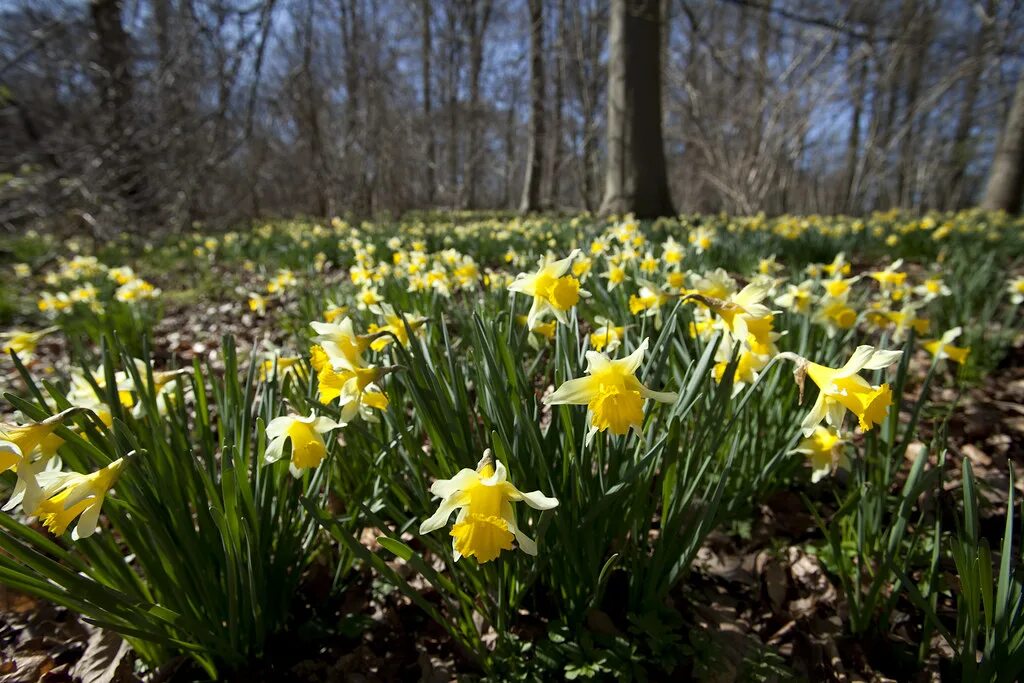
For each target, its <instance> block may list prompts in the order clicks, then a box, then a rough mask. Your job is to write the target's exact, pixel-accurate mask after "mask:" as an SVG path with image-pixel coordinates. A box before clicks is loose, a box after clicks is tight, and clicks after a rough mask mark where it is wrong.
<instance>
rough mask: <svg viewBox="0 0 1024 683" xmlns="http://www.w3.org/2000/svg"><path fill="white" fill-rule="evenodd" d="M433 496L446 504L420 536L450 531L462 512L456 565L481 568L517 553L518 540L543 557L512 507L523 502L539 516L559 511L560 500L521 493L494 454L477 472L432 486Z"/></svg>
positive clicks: (486, 457) (488, 453)
mask: <svg viewBox="0 0 1024 683" xmlns="http://www.w3.org/2000/svg"><path fill="white" fill-rule="evenodd" d="M430 492H431V493H432V494H433V495H434V496H435V497H437V498H440V499H441V503H440V504H439V505H438V506H437V511H436V512H434V514H433V515H431V516H430V518H429V519H427V520H426V521H424V522H423V523H422V524H421V525H420V534H428V533H430V532H431V531H436V530H437V529H440V528H441V527H443V526H445V525H446V524H448V518H449V517H451V514H452V513H453V512H455V511H456V510H458V511H459V514H458V516H457V517H456V518H455V525H454V526H453V527H452V530H451V532H450V534H451V536H452V548H453V550H454V551H455V560H456V561H458V560H459V559H460V558H462V557H475V558H476V561H477V562H479V563H481V564H483V563H484V562H490V561H491V560H494V559H496V558H497V557H498V555H500V554H501V551H503V550H512V548H513V545H512V541H513V540H514V541H515V542H516V543H517V544H518V545H519V549H520V550H522V551H523V552H524V553H526V554H528V555H536V554H537V543H536V542H535V541H534V540H533V539H532V538H530V537H529V536H527V535H526V533H525V532H524V531H523V530H522V529H521V528H520V527H519V524H518V523H517V522H516V514H515V510H514V509H513V507H512V503H516V502H519V501H523V502H525V503H526V504H527V505H529V506H530V507H532V508H533V509H535V510H550V509H552V508H554V507H556V506H557V505H558V500H557V499H556V498H549V497H548V496H545V495H544V494H543V493H541V492H540V491H530V492H529V493H524V492H522V491H520V490H519V489H517V488H516V487H515V485H513V484H512V482H510V481H509V480H508V472H507V471H506V470H505V465H503V464H502V462H501V461H500V460H494V459H493V458H492V457H491V451H490V450H489V449H488V450H487V451H485V452H484V455H483V458H481V459H480V462H479V464H477V466H476V469H475V470H471V469H469V468H465V469H462V470H459V471H458V472H457V473H456V474H455V476H454V477H452V478H451V479H439V480H437V481H435V482H434V483H433V484H432V485H431V487H430Z"/></svg>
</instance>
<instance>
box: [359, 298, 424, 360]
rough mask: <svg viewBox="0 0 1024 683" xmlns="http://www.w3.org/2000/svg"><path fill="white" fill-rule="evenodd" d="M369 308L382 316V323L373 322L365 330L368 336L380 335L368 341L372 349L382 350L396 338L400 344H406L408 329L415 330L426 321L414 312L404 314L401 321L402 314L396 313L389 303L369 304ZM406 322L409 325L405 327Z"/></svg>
mask: <svg viewBox="0 0 1024 683" xmlns="http://www.w3.org/2000/svg"><path fill="white" fill-rule="evenodd" d="M370 310H371V311H372V312H373V313H376V314H377V315H379V316H381V317H382V318H384V324H383V325H377V324H375V323H374V324H371V325H370V326H369V327H368V328H367V330H366V331H367V333H368V334H369V335H370V336H374V335H380V336H378V337H377V338H376V339H374V340H373V341H372V342H370V348H371V349H373V350H374V351H383V350H384V349H386V348H387V347H388V345H389V344H391V342H393V341H395V340H396V339H397V340H398V343H399V344H401V345H402V346H406V345H408V343H409V332H408V329H412V331H413V332H416V331H417V330H419V329H420V328H421V327H423V324H424V323H426V322H427V319H426V318H424V317H423V316H421V315H415V314H410V315H407V316H405V321H404V322H403V320H402V316H400V315H398V313H396V312H395V309H394V307H393V306H391V305H390V304H380V305H375V306H371V307H370ZM407 323H408V325H409V327H408V328H407V327H406V324H407Z"/></svg>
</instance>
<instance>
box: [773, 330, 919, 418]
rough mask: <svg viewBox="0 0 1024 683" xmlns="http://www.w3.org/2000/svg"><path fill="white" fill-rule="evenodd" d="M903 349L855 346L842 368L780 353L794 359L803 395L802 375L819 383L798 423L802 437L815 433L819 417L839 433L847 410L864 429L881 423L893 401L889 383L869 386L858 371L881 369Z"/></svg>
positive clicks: (894, 360) (783, 356) (898, 355)
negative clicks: (814, 398) (810, 405)
mask: <svg viewBox="0 0 1024 683" xmlns="http://www.w3.org/2000/svg"><path fill="white" fill-rule="evenodd" d="M902 353H903V352H902V351H885V350H881V349H876V348H875V347H873V346H867V345H864V346H858V347H857V349H856V350H855V351H854V352H853V355H852V356H851V357H850V360H849V361H847V363H846V365H844V366H843V367H841V368H830V367H827V366H824V365H818V364H817V363H812V362H810V361H808V360H806V359H804V358H800V357H799V356H796V355H795V354H791V353H783V354H779V357H780V358H788V359H790V360H795V361H796V362H797V369H796V373H795V374H796V378H797V384H799V386H800V389H801V396H802V394H803V386H804V378H805V377H809V378H810V379H811V381H812V382H814V383H815V384H816V385H817V386H818V390H819V391H818V398H817V400H816V401H815V402H814V406H813V407H812V408H811V412H810V413H808V414H807V417H805V418H804V420H803V423H802V424H801V425H800V427H801V429H803V432H804V436H810V435H811V434H813V433H814V428H815V427H817V426H818V425H819V424H820V423H821V421H822V420H825V421H826V422H828V424H830V425H832V426H833V427H835V428H836V431H837V432H840V433H841V430H842V424H843V418H844V417H845V416H846V412H847V411H851V412H853V414H855V415H856V416H857V419H858V420H859V422H860V427H861V429H863V430H864V431H868V430H870V429H872V428H873V427H874V426H875V425H877V424H881V423H882V420H883V419H885V416H886V414H888V411H889V406H890V405H891V404H892V390H891V389H890V388H889V385H888V384H882V385H879V386H872V385H870V384H868V382H867V380H865V379H864V378H863V377H861V376H860V375H859V374H857V373H859V372H860V371H861V370H881V369H882V368H887V367H889V366H890V365H892V364H893V363H895V362H896V361H898V360H899V359H900V356H901V355H902Z"/></svg>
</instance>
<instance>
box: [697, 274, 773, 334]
mask: <svg viewBox="0 0 1024 683" xmlns="http://www.w3.org/2000/svg"><path fill="white" fill-rule="evenodd" d="M767 295H768V287H766V286H765V285H764V284H762V283H754V282H752V283H750V284H748V285H747V286H746V287H744V288H743V289H741V290H740V291H739V292H737V293H735V294H733V295H731V296H730V297H729V298H728V299H727V300H724V301H723V300H721V299H717V298H713V297H708V296H705V295H703V294H688V295H686V297H684V301H686V300H691V299H692V300H696V301H697V302H699V303H702V304H704V305H705V306H707V307H709V308H711V309H712V310H713V311H714V312H715V313H717V314H718V317H719V319H720V320H721V322H722V326H723V327H724V328H725V329H726V330H727V331H728V332H729V333H730V334H732V335H733V337H734V338H736V339H737V340H740V341H745V340H746V339H747V335H748V334H749V330H748V327H749V325H750V324H752V323H755V321H758V320H762V319H766V318H767V319H768V320H767V322H768V323H769V325H768V327H769V328H770V318H768V317H769V316H771V315H772V312H771V310H770V309H769V308H768V307H767V306H765V305H764V304H762V303H761V301H762V300H763V299H764V298H765V297H766V296H767ZM763 326H764V325H763V324H762V328H763Z"/></svg>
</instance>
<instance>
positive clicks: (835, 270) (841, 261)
mask: <svg viewBox="0 0 1024 683" xmlns="http://www.w3.org/2000/svg"><path fill="white" fill-rule="evenodd" d="M821 270H823V271H825V273H827V274H828V276H829V277H836V276H837V275H838V276H842V275H849V274H850V264H849V262H847V260H846V254H844V253H843V252H839V253H838V254H836V257H835V258H834V259H832V263H829V264H827V265H824V266H821Z"/></svg>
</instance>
